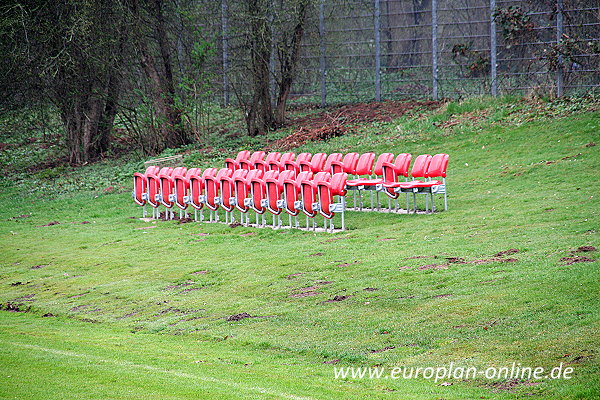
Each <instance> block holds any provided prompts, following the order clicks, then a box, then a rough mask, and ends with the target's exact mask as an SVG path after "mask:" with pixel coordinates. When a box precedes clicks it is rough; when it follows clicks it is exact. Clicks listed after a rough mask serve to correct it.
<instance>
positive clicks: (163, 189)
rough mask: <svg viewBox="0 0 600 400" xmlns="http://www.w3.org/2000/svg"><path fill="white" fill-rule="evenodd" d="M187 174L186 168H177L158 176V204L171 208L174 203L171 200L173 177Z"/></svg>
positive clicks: (173, 184)
mask: <svg viewBox="0 0 600 400" xmlns="http://www.w3.org/2000/svg"><path fill="white" fill-rule="evenodd" d="M186 173H187V168H185V167H177V168H175V169H172V170H171V171H170V172H169V173H166V174H160V175H159V179H160V203H161V204H162V205H163V206H165V207H167V208H173V206H174V205H175V202H174V201H173V199H172V198H171V195H172V194H173V190H174V187H175V177H176V176H181V175H185V174H186Z"/></svg>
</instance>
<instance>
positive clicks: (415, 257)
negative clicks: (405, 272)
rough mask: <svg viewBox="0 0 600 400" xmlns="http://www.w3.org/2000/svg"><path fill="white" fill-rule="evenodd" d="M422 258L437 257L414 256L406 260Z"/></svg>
mask: <svg viewBox="0 0 600 400" xmlns="http://www.w3.org/2000/svg"><path fill="white" fill-rule="evenodd" d="M420 258H436V256H412V257H406V258H405V260H418V259H420Z"/></svg>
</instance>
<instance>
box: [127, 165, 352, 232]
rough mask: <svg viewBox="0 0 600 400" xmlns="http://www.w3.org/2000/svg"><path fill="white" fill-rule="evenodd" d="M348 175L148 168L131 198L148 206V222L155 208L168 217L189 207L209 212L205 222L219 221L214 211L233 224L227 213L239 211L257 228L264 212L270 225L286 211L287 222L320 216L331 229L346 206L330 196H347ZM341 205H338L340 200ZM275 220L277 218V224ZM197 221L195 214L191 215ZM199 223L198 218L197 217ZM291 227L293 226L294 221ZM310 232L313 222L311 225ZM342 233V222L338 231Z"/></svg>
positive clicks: (138, 175) (137, 178)
mask: <svg viewBox="0 0 600 400" xmlns="http://www.w3.org/2000/svg"><path fill="white" fill-rule="evenodd" d="M346 180H347V174H346V173H344V172H341V173H336V174H333V175H332V174H330V173H328V172H323V171H321V172H318V173H316V174H313V172H311V171H303V172H299V173H298V174H296V172H295V171H293V170H284V171H281V172H280V171H277V170H269V171H267V172H264V173H263V171H262V170H260V169H252V170H246V169H237V170H235V171H232V170H231V169H229V168H221V169H219V170H217V169H216V168H208V169H206V170H205V171H204V172H203V173H202V172H201V171H200V170H199V169H198V168H192V169H190V170H186V169H185V168H184V167H178V168H169V167H165V168H162V169H160V170H158V167H154V166H152V167H149V168H148V169H147V170H146V172H145V173H144V174H141V173H135V174H134V192H133V198H134V200H135V202H136V203H137V204H139V205H142V206H143V205H145V204H146V203H148V204H150V206H152V208H153V218H157V217H158V207H159V206H160V205H163V206H164V207H165V208H166V209H167V212H168V213H169V214H170V215H172V209H173V208H174V206H177V207H179V209H180V210H181V211H183V210H186V209H187V207H188V205H190V206H192V207H193V208H194V209H195V211H196V212H197V211H201V210H202V209H203V208H204V207H206V208H207V209H208V210H209V211H210V221H211V222H212V221H213V218H214V220H218V214H217V213H216V212H217V210H219V209H223V210H224V211H225V213H226V214H225V222H226V223H230V222H233V215H232V212H233V211H234V210H238V211H240V212H241V215H242V221H244V220H245V222H246V223H249V221H248V219H249V218H248V211H254V212H255V213H256V218H257V221H256V224H257V225H260V223H259V215H262V216H263V218H262V225H264V224H265V220H264V214H265V213H266V212H267V211H268V212H269V213H271V214H272V215H273V226H274V227H275V226H280V225H281V218H280V215H281V214H282V213H283V212H286V213H287V214H288V215H289V216H290V226H292V220H291V219H292V217H297V216H298V215H300V214H301V213H302V214H305V215H306V217H307V228H308V218H313V219H314V218H315V217H316V216H317V215H319V214H320V215H322V216H323V217H325V220H326V225H327V221H328V220H329V227H330V229H332V230H333V224H332V222H331V219H332V218H333V217H334V215H335V213H336V212H342V213H343V211H344V209H345V205H344V204H341V203H335V201H334V199H335V196H344V195H345V194H346V190H345V184H346ZM342 202H343V200H342ZM276 217H277V219H276ZM196 219H197V215H196ZM201 220H202V215H201ZM295 226H296V227H297V226H298V221H297V219H296V222H295ZM313 227H314V222H313ZM343 228H344V223H343V218H342V229H343Z"/></svg>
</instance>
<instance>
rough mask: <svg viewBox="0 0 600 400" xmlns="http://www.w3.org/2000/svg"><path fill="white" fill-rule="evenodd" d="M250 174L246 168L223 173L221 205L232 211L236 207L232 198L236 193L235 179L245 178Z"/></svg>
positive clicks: (220, 181)
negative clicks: (228, 173)
mask: <svg viewBox="0 0 600 400" xmlns="http://www.w3.org/2000/svg"><path fill="white" fill-rule="evenodd" d="M247 175H248V171H247V170H245V169H236V170H235V171H234V172H233V174H231V175H227V174H223V175H221V177H220V179H219V187H220V199H221V201H220V203H221V207H222V208H223V209H224V210H225V211H227V212H230V211H232V210H233V209H234V207H235V205H234V204H233V203H231V198H232V197H234V194H235V182H234V181H235V180H236V179H237V180H239V179H245V178H246V176H247Z"/></svg>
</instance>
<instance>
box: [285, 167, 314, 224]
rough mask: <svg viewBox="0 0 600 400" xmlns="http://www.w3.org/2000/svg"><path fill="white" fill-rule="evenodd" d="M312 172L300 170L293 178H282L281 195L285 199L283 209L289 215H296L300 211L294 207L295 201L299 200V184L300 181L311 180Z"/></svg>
mask: <svg viewBox="0 0 600 400" xmlns="http://www.w3.org/2000/svg"><path fill="white" fill-rule="evenodd" d="M312 177H313V173H312V172H310V171H306V172H300V173H299V174H298V175H297V176H296V177H295V179H294V178H288V179H284V180H283V197H284V200H285V211H286V212H287V213H288V214H290V215H291V216H296V215H298V214H299V213H300V209H298V208H296V202H297V201H298V200H299V196H298V195H299V193H300V185H301V184H302V182H305V181H308V182H309V181H311V180H312Z"/></svg>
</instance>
